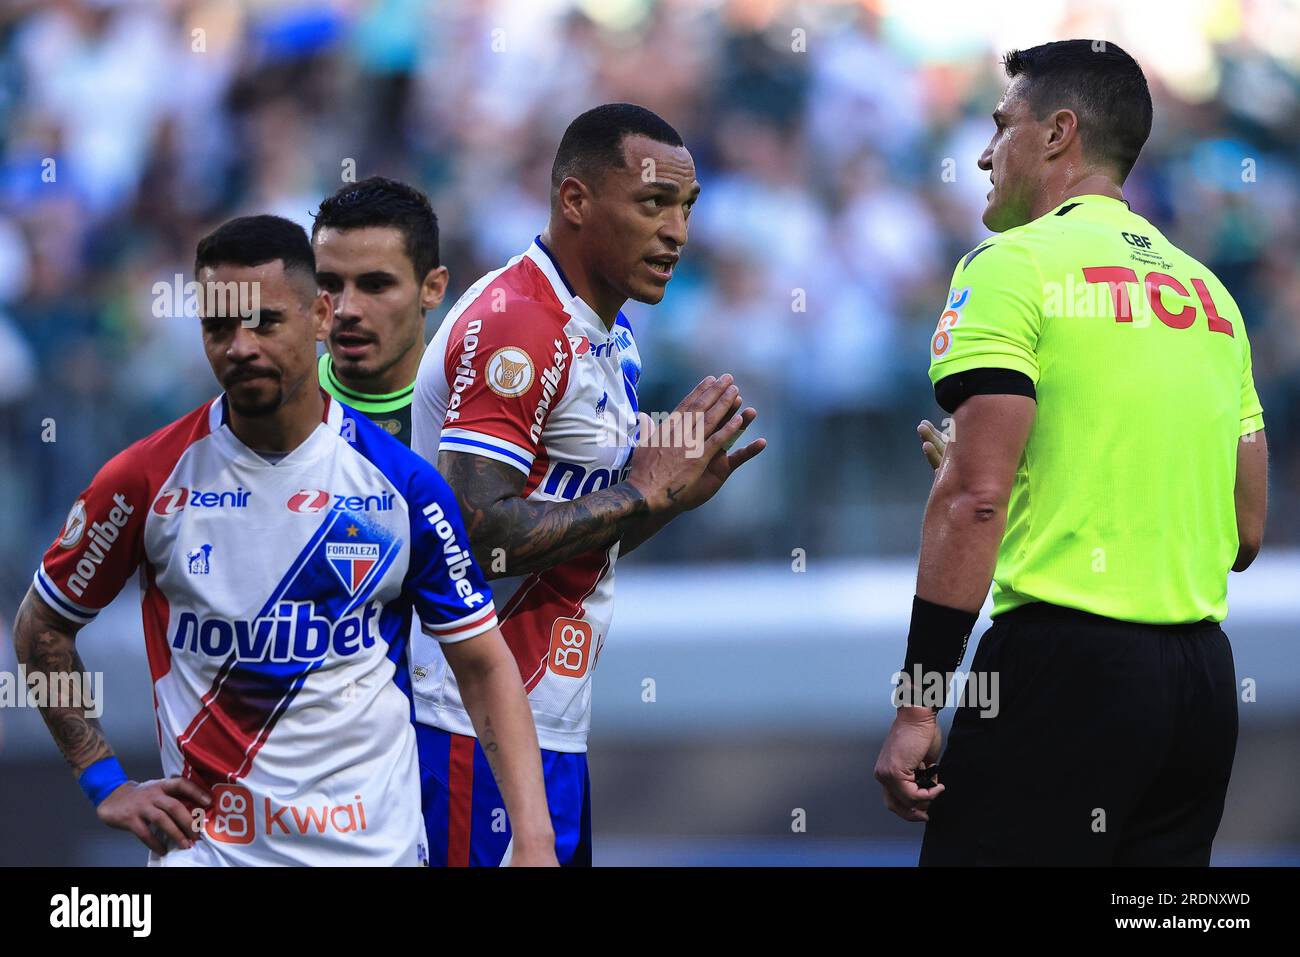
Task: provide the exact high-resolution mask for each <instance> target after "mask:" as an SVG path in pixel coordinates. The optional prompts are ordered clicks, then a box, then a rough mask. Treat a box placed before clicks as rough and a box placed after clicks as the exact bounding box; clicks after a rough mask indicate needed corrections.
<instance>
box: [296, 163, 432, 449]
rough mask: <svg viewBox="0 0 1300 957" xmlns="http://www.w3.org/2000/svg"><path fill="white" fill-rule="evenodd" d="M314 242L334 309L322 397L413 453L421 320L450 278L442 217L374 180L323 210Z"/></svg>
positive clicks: (401, 188)
mask: <svg viewBox="0 0 1300 957" xmlns="http://www.w3.org/2000/svg"><path fill="white" fill-rule="evenodd" d="M311 242H312V248H313V250H314V251H315V253H316V282H317V284H318V285H319V287H320V288H321V289H323V290H324V291H325V292H328V293H329V294H330V301H331V302H332V303H333V304H334V318H333V324H332V325H331V327H330V333H329V338H328V339H326V340H325V341H326V345H327V346H328V351H327V352H326V353H325V354H324V355H322V356H321V357H320V366H319V368H318V370H317V375H318V376H319V378H320V383H321V388H323V389H324V390H325V391H326V392H328V393H329V394H330V395H332V396H334V398H336V399H338V400H339V401H340V402H343V403H346V404H347V405H349V406H351V407H352V408H354V409H356V410H357V411H358V412H360V413H362V414H363V415H365V416H367V417H369V418H370V419H371V421H373V422H375V423H376V424H378V425H379V427H380V428H382V429H383V430H384V431H385V432H387V433H388V434H389V435H392V436H393V437H394V438H396V439H398V440H399V441H400V442H402V443H403V444H404V445H408V446H409V445H410V444H411V395H412V393H413V392H414V391H415V373H416V371H417V370H418V369H419V368H420V358H421V356H423V355H424V315H425V313H426V312H427V311H428V310H430V309H436V308H437V307H438V305H439V303H441V302H442V297H443V296H444V295H445V294H446V292H447V281H448V278H449V277H448V273H447V267H446V266H440V265H439V264H438V217H437V216H436V215H434V212H433V208H432V207H431V206H430V205H429V200H428V197H426V196H425V195H424V193H422V192H420V191H419V190H418V189H415V188H414V187H411V186H407V185H406V184H405V183H399V182H397V181H395V180H391V179H384V178H383V177H381V176H372V177H370V178H369V179H364V180H362V181H361V182H359V183H355V184H349V185H347V186H344V187H343V188H341V189H340V190H338V191H337V192H336V193H334V195H333V196H330V197H329V198H328V199H326V200H325V201H324V202H323V203H321V205H320V209H319V210H318V211H317V213H316V219H315V223H314V224H313V225H312V233H311Z"/></svg>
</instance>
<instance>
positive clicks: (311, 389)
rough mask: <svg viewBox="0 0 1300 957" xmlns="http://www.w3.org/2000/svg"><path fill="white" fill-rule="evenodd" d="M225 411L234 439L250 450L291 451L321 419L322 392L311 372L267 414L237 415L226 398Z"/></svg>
mask: <svg viewBox="0 0 1300 957" xmlns="http://www.w3.org/2000/svg"><path fill="white" fill-rule="evenodd" d="M226 414H227V416H228V417H229V421H230V431H231V432H233V433H235V438H237V439H239V441H240V442H242V443H244V445H246V446H247V447H248V448H250V449H252V450H253V451H255V452H292V451H293V450H294V449H296V448H297V447H298V446H300V445H302V444H303V443H304V442H306V441H307V439H309V438H310V437H311V434H312V433H313V432H315V431H316V427H317V426H318V425H320V424H321V421H322V420H323V419H324V418H325V395H324V393H322V392H321V390H320V387H319V385H318V383H317V379H316V376H315V375H314V374H313V375H311V376H309V377H308V378H307V380H306V381H304V382H303V383H302V384H301V385H300V386H299V387H298V388H297V389H296V390H295V391H294V393H293V394H292V395H291V396H289V397H288V399H286V400H285V402H284V403H283V404H282V405H281V406H280V408H278V409H276V410H275V411H274V412H273V413H271V414H270V415H258V416H244V415H240V414H239V413H238V412H237V411H236V410H235V407H234V406H233V405H231V404H230V402H229V400H227V402H226Z"/></svg>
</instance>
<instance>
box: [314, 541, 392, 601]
mask: <svg viewBox="0 0 1300 957" xmlns="http://www.w3.org/2000/svg"><path fill="white" fill-rule="evenodd" d="M325 559H326V560H327V561H328V562H329V563H330V568H332V569H334V574H336V575H338V576H339V581H341V582H343V587H345V588H346V589H347V590H348V594H349V595H355V594H356V593H357V589H358V588H360V587H361V583H362V582H363V581H365V580H366V576H367V575H369V574H370V569H372V568H374V567H375V562H377V561H379V546H378V545H376V544H375V543H373V542H326V543H325Z"/></svg>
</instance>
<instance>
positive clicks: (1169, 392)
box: [930, 196, 1264, 623]
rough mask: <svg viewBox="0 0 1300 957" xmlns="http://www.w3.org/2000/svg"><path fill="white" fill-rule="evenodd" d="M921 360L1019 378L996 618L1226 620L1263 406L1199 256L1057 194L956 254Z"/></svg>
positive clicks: (1111, 211) (933, 369)
mask: <svg viewBox="0 0 1300 957" xmlns="http://www.w3.org/2000/svg"><path fill="white" fill-rule="evenodd" d="M930 359H931V364H930V378H931V380H932V381H933V382H935V383H938V382H940V380H942V379H944V378H945V377H947V376H950V375H955V374H957V373H962V372H968V371H969V370H972V369H982V368H993V369H1010V370H1015V371H1018V372H1022V373H1024V374H1025V375H1026V376H1028V377H1029V378H1030V379H1031V380H1032V381H1033V382H1034V384H1035V390H1036V393H1037V403H1038V408H1037V414H1036V416H1035V419H1034V425H1033V429H1032V431H1031V432H1030V434H1029V441H1028V444H1027V445H1026V447H1025V453H1024V457H1023V459H1022V460H1021V462H1020V467H1019V469H1018V471H1017V473H1016V479H1015V485H1014V487H1013V489H1012V493H1011V502H1010V507H1009V513H1008V516H1007V529H1006V534H1005V536H1004V537H1003V539H1002V546H1001V548H1000V550H999V553H998V561H997V570H996V571H995V573H994V589H993V595H994V608H993V614H994V615H995V616H996V615H999V614H1001V613H1002V612H1005V611H1009V610H1010V609H1012V608H1015V607H1017V606H1019V605H1023V604H1025V603H1026V602H1030V601H1045V602H1051V603H1052V604H1056V605H1063V606H1066V607H1069V608H1077V609H1081V610H1083V611H1088V612H1092V613H1093V614H1096V615H1105V616H1106V617H1109V618H1116V619H1121V620H1124V621H1135V622H1151V623H1179V622H1192V621H1199V620H1202V619H1207V618H1208V619H1212V620H1214V621H1222V620H1223V619H1224V618H1225V617H1226V615H1227V611H1228V605H1227V577H1228V572H1229V571H1230V570H1231V567H1232V563H1233V561H1234V559H1235V558H1236V554H1237V546H1238V540H1237V521H1236V511H1235V508H1234V499H1233V489H1234V485H1235V482H1236V474H1237V442H1238V439H1239V438H1240V437H1241V436H1243V435H1247V434H1249V433H1252V432H1257V431H1259V430H1260V429H1262V428H1263V427H1264V420H1263V414H1262V409H1261V408H1260V404H1259V397H1258V396H1257V395H1256V393H1255V386H1254V382H1253V379H1252V375H1251V361H1250V344H1249V342H1248V341H1247V339H1246V328H1245V325H1244V324H1243V323H1242V320H1241V313H1240V311H1239V310H1238V309H1237V304H1236V303H1235V302H1233V299H1232V297H1231V296H1230V295H1228V291H1227V290H1226V289H1225V288H1224V287H1223V284H1222V283H1220V282H1219V280H1218V279H1216V278H1215V277H1214V274H1213V273H1211V272H1210V271H1209V270H1208V269H1206V268H1205V266H1203V265H1201V264H1200V263H1199V262H1197V261H1196V260H1194V259H1192V258H1191V257H1190V256H1188V255H1186V254H1185V253H1183V252H1182V251H1181V250H1179V249H1177V248H1176V247H1175V246H1174V245H1173V244H1172V243H1171V242H1169V240H1168V239H1166V238H1165V237H1164V236H1163V235H1161V233H1160V231H1159V230H1158V229H1156V228H1155V227H1154V226H1152V225H1151V224H1150V223H1149V222H1147V221H1146V220H1145V219H1143V218H1142V217H1141V216H1138V215H1137V214H1136V213H1133V212H1132V211H1131V210H1129V208H1128V206H1127V204H1126V203H1124V202H1123V201H1121V200H1117V199H1111V198H1109V197H1105V196H1076V197H1073V198H1071V199H1070V200H1068V201H1066V202H1065V203H1062V204H1061V205H1060V206H1058V207H1057V208H1056V209H1053V210H1052V211H1051V212H1049V213H1047V214H1046V215H1044V216H1041V217H1040V218H1038V219H1036V220H1034V221H1033V222H1030V223H1026V224H1025V225H1023V226H1018V227H1016V228H1015V229H1010V230H1007V231H1006V232H1004V233H1001V234H998V235H996V236H993V237H991V238H989V239H988V240H987V241H985V242H983V243H981V244H980V245H979V246H977V247H975V249H973V250H971V252H969V253H968V254H967V255H966V256H964V257H963V258H962V261H961V262H960V263H959V264H958V265H957V269H956V271H955V272H954V274H953V280H952V287H951V289H950V290H949V295H948V304H947V308H946V309H945V310H944V312H943V314H942V316H941V317H940V320H939V325H938V328H937V329H936V331H935V334H934V337H933V338H932V339H931V342H930ZM956 439H957V441H960V440H961V436H960V435H958V436H956Z"/></svg>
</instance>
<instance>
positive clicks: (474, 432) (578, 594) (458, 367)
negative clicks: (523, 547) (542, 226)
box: [411, 237, 641, 752]
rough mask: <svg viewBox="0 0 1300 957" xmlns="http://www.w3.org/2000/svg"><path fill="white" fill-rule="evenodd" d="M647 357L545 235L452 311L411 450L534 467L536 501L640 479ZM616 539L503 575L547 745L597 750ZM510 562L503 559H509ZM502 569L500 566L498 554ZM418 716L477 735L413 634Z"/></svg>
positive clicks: (432, 355) (428, 362)
mask: <svg viewBox="0 0 1300 957" xmlns="http://www.w3.org/2000/svg"><path fill="white" fill-rule="evenodd" d="M640 375H641V360H640V356H639V355H638V353H637V348H636V342H635V341H634V340H633V338H632V328H631V326H630V325H629V324H628V322H627V320H626V318H624V317H623V315H622V314H621V313H620V314H619V316H618V320H617V322H616V323H615V325H614V327H613V328H608V327H606V325H605V323H604V322H603V321H602V320H601V319H600V317H599V316H597V315H596V313H595V312H593V311H592V309H591V308H590V307H589V306H588V305H587V304H586V303H584V302H583V301H582V300H581V299H580V298H578V297H577V296H576V295H575V294H574V292H573V289H572V288H571V287H570V286H569V284H568V281H567V280H566V279H565V277H564V275H563V273H562V272H561V271H560V268H559V265H558V263H556V262H555V260H554V258H553V257H552V256H551V254H550V251H549V250H547V249H546V247H545V246H544V245H543V244H542V241H541V239H540V237H539V238H537V239H535V240H534V241H533V244H532V245H531V246H530V247H529V248H528V249H527V251H525V252H524V253H523V254H522V255H519V256H516V257H515V258H514V259H512V260H510V262H509V263H507V264H506V265H505V266H504V267H503V268H501V269H497V270H495V271H494V272H491V273H488V274H487V275H486V276H484V277H483V278H481V279H480V280H479V281H478V282H476V283H475V284H474V285H473V286H472V287H471V288H470V289H469V291H468V292H466V293H465V294H464V295H463V296H461V298H460V299H459V300H458V301H457V302H456V304H455V306H453V307H452V310H451V312H450V313H448V315H447V318H446V319H445V320H444V321H443V323H442V326H441V327H440V328H439V330H438V334H437V335H436V336H435V337H434V339H433V341H432V342H431V343H430V344H429V347H428V349H427V350H426V351H425V353H424V359H423V361H422V362H421V363H420V371H419V374H418V375H417V376H416V380H415V396H414V400H413V407H412V412H411V422H412V440H411V447H412V448H413V449H414V450H415V451H416V452H418V453H419V454H421V455H423V456H424V457H425V458H427V459H429V460H430V461H432V462H436V461H437V455H438V452H439V450H442V451H451V452H467V453H470V454H473V455H483V456H487V457H488V458H491V459H496V460H497V461H499V462H504V463H505V464H507V465H509V466H511V467H512V468H516V469H519V471H520V472H522V473H523V474H524V475H525V476H527V479H526V482H525V485H524V490H523V496H524V498H526V499H528V500H529V501H540V502H559V501H566V500H570V499H573V498H576V497H578V496H581V495H587V494H590V493H592V492H596V491H599V490H601V489H603V488H607V487H608V486H610V485H612V484H614V483H615V482H619V481H622V480H623V479H624V478H626V477H627V471H628V468H629V465H628V463H629V460H630V458H631V455H632V449H633V447H634V445H635V442H636V429H637V400H636V384H637V380H638V379H639V378H640ZM617 558H618V545H617V543H616V544H614V545H613V546H611V547H609V548H606V549H599V550H596V551H592V552H588V553H587V554H584V555H579V556H577V557H576V558H573V559H570V560H569V561H566V562H563V563H561V564H559V565H556V566H554V567H552V568H548V569H546V570H545V571H542V572H537V573H534V574H530V575H525V576H515V577H509V571H510V569H509V567H508V565H502V566H499V567H494V568H493V570H494V571H496V572H502V573H504V574H505V575H506V576H507V577H503V578H500V579H496V580H494V582H493V587H494V590H495V592H496V594H497V601H498V605H499V608H500V615H501V631H502V634H503V635H504V636H505V639H506V643H507V644H508V645H509V646H510V650H511V651H512V652H513V653H514V656H515V660H516V662H518V665H519V674H520V677H521V678H522V679H523V682H524V689H525V690H526V691H527V692H528V699H529V703H530V704H531V705H532V710H533V721H534V723H535V724H536V726H537V737H538V741H539V742H540V744H541V746H542V748H544V749H546V750H550V751H571V752H572V751H585V750H587V732H588V730H589V728H590V725H591V676H592V669H593V667H594V666H595V664H596V659H597V658H598V657H599V654H600V648H601V645H602V643H603V642H604V640H605V637H606V635H607V634H608V632H609V626H610V621H611V620H612V617H613V602H614V563H615V561H616V559H617ZM500 560H501V561H502V562H503V563H504V561H505V559H504V557H502V558H501V559H500ZM493 564H494V565H495V562H494V563H493ZM411 664H412V668H413V672H412V687H413V689H414V693H415V708H416V718H417V720H419V721H420V722H422V723H424V724H429V725H432V726H434V727H438V728H442V729H444V730H447V731H452V732H454V733H456V734H464V735H473V734H474V728H473V725H472V724H471V723H470V720H469V716H468V715H467V714H466V712H465V706H464V704H463V703H462V701H461V696H460V691H459V689H458V688H457V686H456V679H455V676H454V675H453V674H452V673H451V671H450V669H448V668H447V666H446V662H445V661H444V660H443V656H442V654H441V653H440V652H439V651H438V650H437V648H436V647H434V645H433V643H431V642H427V641H422V640H420V639H419V636H416V639H415V640H413V643H412V654H411Z"/></svg>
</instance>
